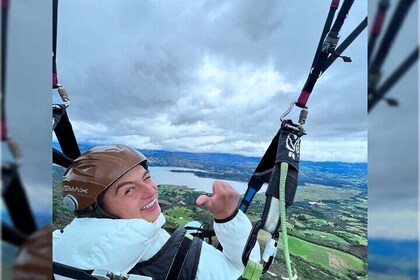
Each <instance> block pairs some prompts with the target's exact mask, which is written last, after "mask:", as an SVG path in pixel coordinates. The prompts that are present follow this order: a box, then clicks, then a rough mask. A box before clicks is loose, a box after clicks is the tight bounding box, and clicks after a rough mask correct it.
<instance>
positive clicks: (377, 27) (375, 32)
mask: <svg viewBox="0 0 420 280" xmlns="http://www.w3.org/2000/svg"><path fill="white" fill-rule="evenodd" d="M388 8H389V0H381V1H379V3H378V11H377V12H376V15H375V19H374V20H373V27H372V30H371V32H370V36H369V40H368V63H370V59H371V58H372V52H373V49H374V48H375V45H376V41H377V40H378V37H379V34H380V33H381V30H382V26H383V24H384V21H385V16H386V12H387V10H388Z"/></svg>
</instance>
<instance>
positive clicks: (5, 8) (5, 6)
mask: <svg viewBox="0 0 420 280" xmlns="http://www.w3.org/2000/svg"><path fill="white" fill-rule="evenodd" d="M8 13H9V1H8V0H2V1H1V140H2V141H5V140H7V126H6V111H5V107H6V106H5V104H6V101H5V99H6V91H5V90H6V58H7V55H6V48H7V22H8Z"/></svg>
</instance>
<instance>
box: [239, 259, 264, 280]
mask: <svg viewBox="0 0 420 280" xmlns="http://www.w3.org/2000/svg"><path fill="white" fill-rule="evenodd" d="M262 270H263V266H262V264H260V263H258V262H254V261H252V260H249V261H248V263H247V264H246V266H245V270H244V272H243V273H242V279H244V280H259V279H260V278H261V274H262Z"/></svg>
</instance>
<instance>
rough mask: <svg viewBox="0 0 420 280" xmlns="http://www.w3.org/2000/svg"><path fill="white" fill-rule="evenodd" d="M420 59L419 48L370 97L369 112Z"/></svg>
mask: <svg viewBox="0 0 420 280" xmlns="http://www.w3.org/2000/svg"><path fill="white" fill-rule="evenodd" d="M418 57H419V47H418V46H417V47H415V49H414V50H413V51H412V52H411V53H410V54H409V55H408V56H407V58H406V59H405V60H404V61H403V62H402V63H401V64H400V65H399V66H398V68H397V69H396V70H395V71H394V72H393V73H392V74H391V75H390V76H389V77H388V79H387V80H386V81H385V82H384V83H383V84H382V85H381V86H380V87H379V89H378V90H376V91H375V92H374V93H372V94H371V95H370V98H369V102H368V111H370V110H372V109H373V107H375V105H376V104H377V103H378V101H379V100H381V99H382V98H383V97H384V96H385V94H386V93H387V92H388V91H389V90H390V89H391V88H392V87H393V86H394V85H395V83H396V82H397V81H398V80H399V79H400V78H401V77H402V76H403V75H404V74H405V73H406V72H407V71H408V69H410V68H411V66H412V65H413V64H414V62H416V60H417V59H418Z"/></svg>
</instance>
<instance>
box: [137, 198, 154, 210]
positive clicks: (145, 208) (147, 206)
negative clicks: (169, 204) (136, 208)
mask: <svg viewBox="0 0 420 280" xmlns="http://www.w3.org/2000/svg"><path fill="white" fill-rule="evenodd" d="M155 201H156V199H153V200H152V201H151V202H149V204H147V205H146V206H144V207H143V208H141V209H140V210H148V209H150V208H151V207H152V206H153V204H155Z"/></svg>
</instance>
